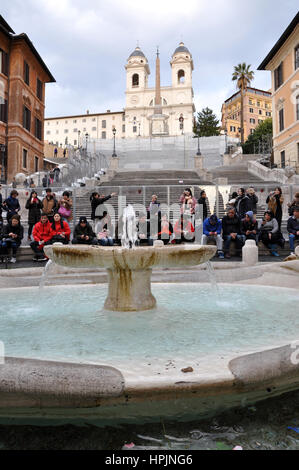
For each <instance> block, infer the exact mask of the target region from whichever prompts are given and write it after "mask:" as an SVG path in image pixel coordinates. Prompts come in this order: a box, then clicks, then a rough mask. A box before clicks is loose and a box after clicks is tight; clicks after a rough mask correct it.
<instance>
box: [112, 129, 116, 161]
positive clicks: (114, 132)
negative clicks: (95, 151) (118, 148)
mask: <svg viewBox="0 0 299 470" xmlns="http://www.w3.org/2000/svg"><path fill="white" fill-rule="evenodd" d="M112 133H113V154H112V157H113V158H115V157H117V155H116V153H115V134H116V129H115V127H113V128H112Z"/></svg>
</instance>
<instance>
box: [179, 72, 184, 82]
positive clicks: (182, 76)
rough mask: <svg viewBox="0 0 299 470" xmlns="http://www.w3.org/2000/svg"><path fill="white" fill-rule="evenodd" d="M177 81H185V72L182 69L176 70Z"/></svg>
mask: <svg viewBox="0 0 299 470" xmlns="http://www.w3.org/2000/svg"><path fill="white" fill-rule="evenodd" d="M178 83H181V84H182V83H185V72H184V70H179V71H178Z"/></svg>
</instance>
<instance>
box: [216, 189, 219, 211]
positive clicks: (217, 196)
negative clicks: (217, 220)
mask: <svg viewBox="0 0 299 470" xmlns="http://www.w3.org/2000/svg"><path fill="white" fill-rule="evenodd" d="M216 215H217V217H219V189H218V184H216Z"/></svg>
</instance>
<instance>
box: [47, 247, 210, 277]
mask: <svg viewBox="0 0 299 470" xmlns="http://www.w3.org/2000/svg"><path fill="white" fill-rule="evenodd" d="M44 250H45V253H46V255H47V256H48V257H49V258H51V259H52V260H53V261H54V262H55V263H57V264H59V265H62V266H68V267H78V268H90V267H94V268H106V269H112V270H132V271H135V270H147V269H151V268H154V267H170V268H172V267H182V266H186V267H187V266H196V265H198V264H202V263H205V262H206V261H208V260H209V259H210V258H212V257H213V256H214V254H215V253H216V247H215V246H210V245H208V246H201V245H180V246H167V245H166V246H161V247H157V246H147V247H138V248H135V249H126V248H122V247H101V246H84V245H67V246H64V245H62V246H61V245H59V246H55V245H54V246H51V245H49V246H45V248H44Z"/></svg>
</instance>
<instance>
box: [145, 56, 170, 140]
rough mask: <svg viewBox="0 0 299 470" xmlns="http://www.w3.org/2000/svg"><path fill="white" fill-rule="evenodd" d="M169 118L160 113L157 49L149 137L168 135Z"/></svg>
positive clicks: (158, 58) (160, 100)
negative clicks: (152, 111)
mask: <svg viewBox="0 0 299 470" xmlns="http://www.w3.org/2000/svg"><path fill="white" fill-rule="evenodd" d="M168 118H169V116H166V114H163V113H162V98H161V82H160V57H159V49H158V48H157V57H156V88H155V105H154V114H152V115H151V116H149V117H148V119H149V121H150V135H151V136H153V137H155V136H157V137H159V136H163V135H168V125H167V119H168Z"/></svg>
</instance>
